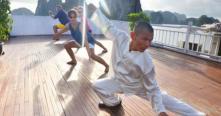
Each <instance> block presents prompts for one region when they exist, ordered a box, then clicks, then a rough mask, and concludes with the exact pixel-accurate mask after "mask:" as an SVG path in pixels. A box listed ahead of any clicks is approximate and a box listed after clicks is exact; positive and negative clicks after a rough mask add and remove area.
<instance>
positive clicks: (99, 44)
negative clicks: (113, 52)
mask: <svg viewBox="0 0 221 116" xmlns="http://www.w3.org/2000/svg"><path fill="white" fill-rule="evenodd" d="M94 41H95V44H97V45H98V46H100V47H101V48H103V51H102V53H106V52H107V48H105V47H104V45H103V44H102V43H100V42H99V41H97V40H94Z"/></svg>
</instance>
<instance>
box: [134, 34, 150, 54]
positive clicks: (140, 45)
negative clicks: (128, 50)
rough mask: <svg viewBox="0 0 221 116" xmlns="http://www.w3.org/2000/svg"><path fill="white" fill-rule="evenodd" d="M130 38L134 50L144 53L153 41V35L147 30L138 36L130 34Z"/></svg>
mask: <svg viewBox="0 0 221 116" xmlns="http://www.w3.org/2000/svg"><path fill="white" fill-rule="evenodd" d="M131 38H132V42H133V43H134V47H135V49H136V50H137V51H140V52H144V51H145V50H146V49H147V48H149V47H150V45H151V42H152V40H153V33H151V32H149V31H147V30H144V31H142V32H140V33H139V34H136V33H135V32H131Z"/></svg>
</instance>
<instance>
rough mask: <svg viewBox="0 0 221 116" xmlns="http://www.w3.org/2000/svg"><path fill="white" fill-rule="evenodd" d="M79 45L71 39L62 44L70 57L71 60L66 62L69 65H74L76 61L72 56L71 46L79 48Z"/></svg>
mask: <svg viewBox="0 0 221 116" xmlns="http://www.w3.org/2000/svg"><path fill="white" fill-rule="evenodd" d="M79 47H80V46H78V45H77V44H76V43H75V42H73V41H71V42H68V43H67V44H65V45H64V48H65V50H66V51H67V53H68V55H69V56H70V57H71V61H69V62H67V64H70V65H76V64H77V61H76V59H75V56H74V52H73V51H72V49H71V48H79Z"/></svg>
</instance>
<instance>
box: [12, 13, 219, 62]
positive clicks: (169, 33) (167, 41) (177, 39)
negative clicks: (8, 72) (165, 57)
mask: <svg viewBox="0 0 221 116" xmlns="http://www.w3.org/2000/svg"><path fill="white" fill-rule="evenodd" d="M12 18H13V29H12V32H11V35H13V36H24V35H51V34H53V30H52V26H53V25H54V24H56V23H58V21H57V20H53V19H52V18H50V17H49V16H17V15H13V16H12ZM111 22H112V23H113V24H114V25H116V26H117V28H120V29H122V30H124V31H126V32H128V33H129V26H128V22H125V21H116V20H112V21H111ZM89 24H90V25H91V27H92V30H93V33H94V34H102V33H101V31H100V30H99V28H97V27H96V26H95V25H93V23H92V22H89ZM153 27H154V31H155V34H154V40H153V45H155V46H158V47H163V48H166V49H172V50H175V51H178V52H182V53H185V54H190V55H194V56H197V57H202V58H206V59H210V60H213V61H218V62H221V56H219V54H220V53H219V51H221V50H220V49H221V48H220V46H221V43H220V41H221V40H220V39H221V34H219V33H205V32H203V31H200V30H199V29H200V28H199V27H193V26H191V25H189V26H186V25H178V26H174V25H153ZM67 34H69V33H67ZM185 43H189V44H185Z"/></svg>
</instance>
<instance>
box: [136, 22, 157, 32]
mask: <svg viewBox="0 0 221 116" xmlns="http://www.w3.org/2000/svg"><path fill="white" fill-rule="evenodd" d="M143 30H147V31H149V32H151V33H153V32H154V29H153V27H152V26H151V25H150V23H148V22H144V21H137V22H136V23H135V26H134V30H133V31H134V32H135V33H136V34H139V33H140V32H142V31H143Z"/></svg>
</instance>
